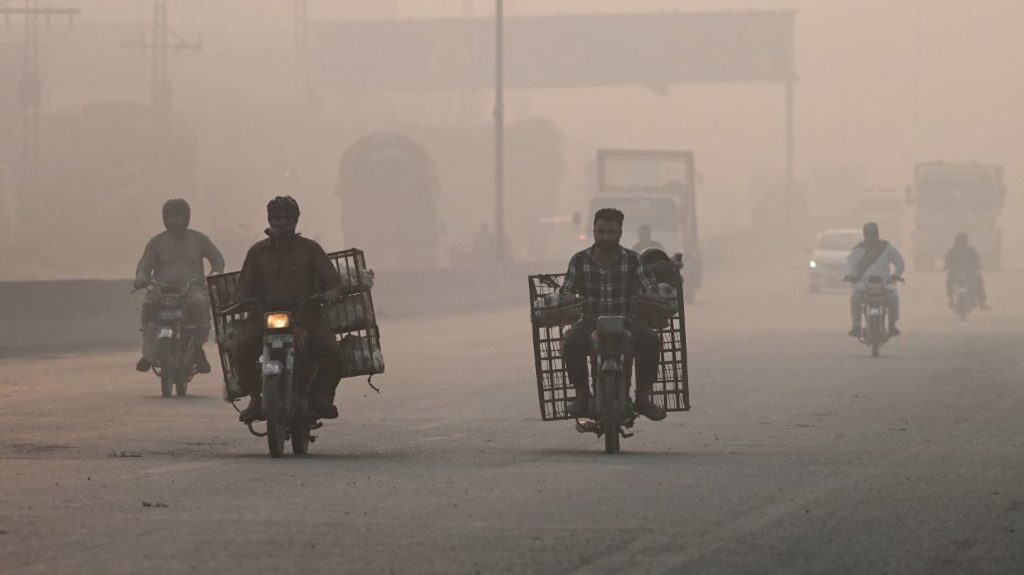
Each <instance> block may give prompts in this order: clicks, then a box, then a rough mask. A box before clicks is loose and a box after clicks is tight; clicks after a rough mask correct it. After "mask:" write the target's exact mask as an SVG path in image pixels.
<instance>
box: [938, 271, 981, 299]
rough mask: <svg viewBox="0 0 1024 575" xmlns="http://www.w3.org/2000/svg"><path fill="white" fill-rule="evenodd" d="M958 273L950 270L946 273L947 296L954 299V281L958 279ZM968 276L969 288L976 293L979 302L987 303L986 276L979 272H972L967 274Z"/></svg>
mask: <svg viewBox="0 0 1024 575" xmlns="http://www.w3.org/2000/svg"><path fill="white" fill-rule="evenodd" d="M956 276H957V274H955V273H953V272H949V273H948V274H946V297H948V298H949V299H953V282H954V281H955V280H956ZM967 277H968V289H970V290H971V293H973V294H974V297H975V298H976V299H977V300H978V303H985V301H986V300H987V299H988V297H987V296H986V295H985V278H984V277H983V276H982V275H981V274H980V273H978V272H972V273H968V274H967Z"/></svg>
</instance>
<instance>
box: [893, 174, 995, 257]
mask: <svg viewBox="0 0 1024 575" xmlns="http://www.w3.org/2000/svg"><path fill="white" fill-rule="evenodd" d="M907 198H908V201H909V202H910V204H911V205H912V211H913V220H914V224H913V226H914V228H913V238H912V241H911V244H912V246H913V262H914V268H915V269H918V270H937V269H941V268H942V259H943V256H944V255H945V253H946V251H947V250H948V249H949V248H950V247H952V245H953V237H954V236H955V235H956V234H957V233H958V232H966V233H967V234H968V236H969V237H970V242H971V245H973V246H974V248H975V249H976V250H978V253H979V255H981V261H982V264H983V265H984V266H985V267H986V268H988V269H998V268H999V265H1000V259H1001V257H1000V256H1001V250H1002V238H1001V234H1000V230H999V227H998V220H999V214H1000V213H1001V212H1002V209H1003V201H1004V199H1005V198H1006V188H1005V187H1004V185H1003V168H1002V166H997V165H993V164H979V163H948V162H928V163H922V164H918V165H917V167H916V169H915V171H914V184H913V186H911V187H910V188H909V189H908V190H907Z"/></svg>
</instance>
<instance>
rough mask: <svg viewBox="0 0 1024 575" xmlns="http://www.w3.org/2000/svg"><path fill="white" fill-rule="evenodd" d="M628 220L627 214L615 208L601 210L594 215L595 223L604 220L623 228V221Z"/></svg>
mask: <svg viewBox="0 0 1024 575" xmlns="http://www.w3.org/2000/svg"><path fill="white" fill-rule="evenodd" d="M625 219H626V216H625V214H623V213H622V212H620V211H619V210H616V209H615V208H601V209H600V210H597V212H596V213H595V214H594V223H595V224H596V223H597V221H598V220H604V221H606V222H616V223H617V224H619V227H622V221H623V220H625Z"/></svg>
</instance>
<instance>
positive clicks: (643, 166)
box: [589, 149, 702, 301]
mask: <svg viewBox="0 0 1024 575" xmlns="http://www.w3.org/2000/svg"><path fill="white" fill-rule="evenodd" d="M601 208H616V209H619V210H622V212H623V213H625V215H626V221H625V224H624V226H623V230H622V245H623V246H625V247H627V248H633V247H634V246H635V245H636V244H637V243H638V242H639V240H640V237H639V228H640V226H644V225H646V226H649V227H650V228H651V233H652V240H654V241H656V242H658V243H659V244H661V246H662V247H663V249H664V250H665V252H667V253H668V254H669V255H670V256H671V255H674V254H677V253H678V254H682V256H683V264H684V268H683V279H684V280H685V282H686V284H685V288H684V289H685V291H684V293H685V295H686V298H687V300H689V301H692V298H693V296H694V292H695V291H696V290H697V288H699V287H700V286H701V282H702V277H701V276H702V273H701V271H702V266H701V255H700V245H699V241H698V235H697V207H696V172H695V169H694V157H693V152H688V151H673V150H622V149H619V150H610V149H602V150H598V151H597V193H596V194H595V195H594V197H593V199H592V200H591V202H590V210H589V214H590V218H591V220H592V219H593V216H594V213H595V212H596V211H597V210H599V209H601Z"/></svg>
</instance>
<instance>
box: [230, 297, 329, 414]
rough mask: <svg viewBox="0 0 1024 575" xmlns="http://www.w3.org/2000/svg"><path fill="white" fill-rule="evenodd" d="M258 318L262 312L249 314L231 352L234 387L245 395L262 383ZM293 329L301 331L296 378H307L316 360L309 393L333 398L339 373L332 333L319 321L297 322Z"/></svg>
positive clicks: (297, 379)
mask: <svg viewBox="0 0 1024 575" xmlns="http://www.w3.org/2000/svg"><path fill="white" fill-rule="evenodd" d="M262 320H263V317H262V316H260V317H258V318H257V317H252V318H249V320H248V321H247V322H246V323H245V326H244V327H243V328H242V334H241V336H240V337H239V338H238V340H237V341H236V342H235V348H234V350H233V352H232V360H233V362H234V365H235V368H236V369H237V370H238V387H239V388H240V389H241V390H242V391H243V392H244V393H246V394H248V395H252V394H253V393H258V392H259V391H260V384H261V383H262V377H261V375H260V363H259V358H260V355H261V354H262V353H263V321H262ZM296 332H304V333H305V335H304V337H299V338H298V340H299V343H298V345H297V346H296V348H295V359H296V367H297V369H296V373H295V378H296V381H307V380H308V378H309V377H310V374H311V373H312V371H313V361H318V362H319V363H318V364H317V370H316V377H315V378H314V379H313V382H312V384H311V385H310V393H311V394H312V395H320V396H327V397H330V398H332V399H333V397H334V392H335V390H336V389H337V387H338V382H339V381H341V375H342V359H341V348H340V347H338V343H337V341H336V340H335V339H334V333H333V332H332V331H331V329H330V328H329V327H327V324H326V323H324V322H321V321H306V322H302V323H297V324H296ZM296 335H300V333H297V334H296Z"/></svg>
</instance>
